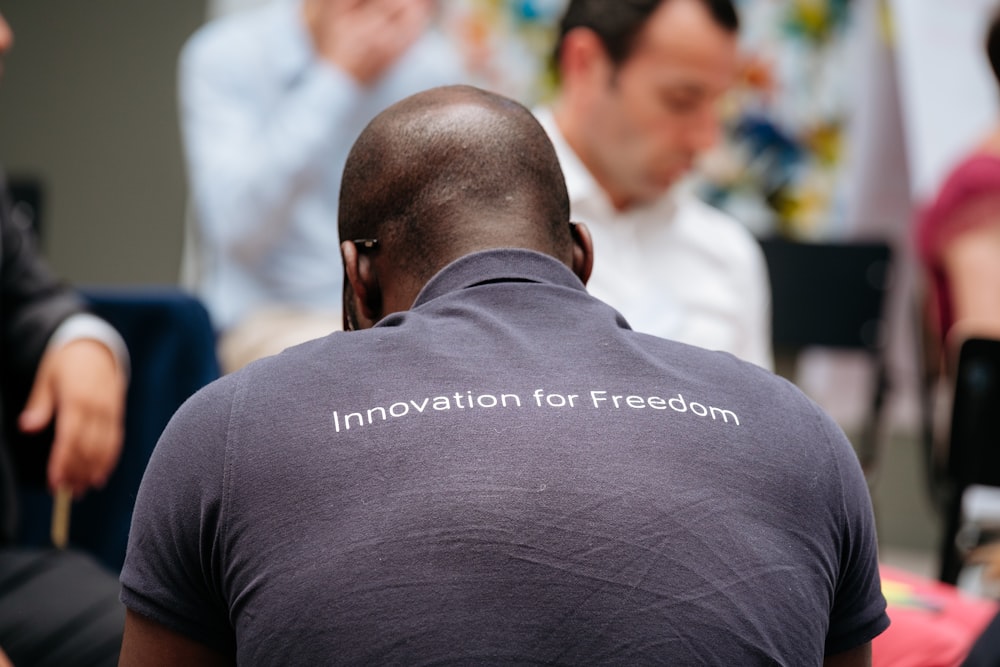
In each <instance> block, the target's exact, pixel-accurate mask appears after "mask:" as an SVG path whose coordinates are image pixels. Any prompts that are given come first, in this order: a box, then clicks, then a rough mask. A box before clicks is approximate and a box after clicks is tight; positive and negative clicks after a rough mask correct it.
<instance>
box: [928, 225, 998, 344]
mask: <svg viewBox="0 0 1000 667" xmlns="http://www.w3.org/2000/svg"><path fill="white" fill-rule="evenodd" d="M942 259H943V261H944V266H945V270H946V271H947V273H948V281H949V283H950V290H951V297H952V302H953V304H954V309H955V325H954V327H953V330H952V332H951V333H950V334H949V338H951V339H952V342H957V343H960V342H961V340H963V339H965V338H967V337H969V336H988V337H991V338H1000V220H997V221H995V222H993V223H992V224H988V225H982V226H979V227H976V228H973V229H969V230H967V231H965V232H963V233H962V234H960V235H958V236H957V237H956V238H955V239H954V240H953V241H952V242H951V243H950V244H949V245H948V247H947V248H945V249H944V251H943V253H942Z"/></svg>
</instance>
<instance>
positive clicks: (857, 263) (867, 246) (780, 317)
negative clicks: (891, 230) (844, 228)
mask: <svg viewBox="0 0 1000 667" xmlns="http://www.w3.org/2000/svg"><path fill="white" fill-rule="evenodd" d="M761 247H762V249H763V250H764V257H765V258H766V260H767V268H768V273H769V274H770V278H771V309H772V327H773V329H772V335H773V339H774V345H775V349H776V350H781V349H791V350H797V349H801V348H803V347H808V346H821V347H832V348H841V349H860V350H868V351H876V350H877V349H878V347H879V346H880V344H881V322H882V311H883V305H884V302H885V294H886V290H887V287H888V275H889V264H890V260H891V256H892V252H891V250H890V248H889V246H888V245H887V244H885V243H881V242H876V243H798V242H794V241H786V240H782V239H764V240H762V241H761Z"/></svg>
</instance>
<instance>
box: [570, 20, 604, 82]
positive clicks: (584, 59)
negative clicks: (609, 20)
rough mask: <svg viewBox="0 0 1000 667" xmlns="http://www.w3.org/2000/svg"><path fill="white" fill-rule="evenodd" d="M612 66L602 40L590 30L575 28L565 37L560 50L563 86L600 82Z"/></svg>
mask: <svg viewBox="0 0 1000 667" xmlns="http://www.w3.org/2000/svg"><path fill="white" fill-rule="evenodd" d="M610 64H611V60H610V58H609V57H608V53H607V50H606V49H605V48H604V44H603V43H602V42H601V38H600V37H598V36H597V33H596V32H594V31H593V30H591V29H590V28H583V27H579V28H573V29H572V30H570V31H569V32H567V33H566V35H565V37H563V43H562V48H560V50H559V74H560V78H561V79H562V80H563V85H566V84H569V85H573V84H574V83H576V82H578V81H588V82H590V83H591V84H593V83H595V82H599V81H601V79H602V78H603V77H604V76H605V75H606V73H605V72H604V69H606V68H608V67H609V66H610Z"/></svg>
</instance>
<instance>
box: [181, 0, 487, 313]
mask: <svg viewBox="0 0 1000 667" xmlns="http://www.w3.org/2000/svg"><path fill="white" fill-rule="evenodd" d="M179 76H180V82H179V86H180V112H181V126H182V134H183V140H184V149H185V154H186V159H187V166H188V178H189V188H190V192H191V204H192V214H193V217H194V225H193V228H192V230H190V231H193V232H194V233H195V235H196V238H195V239H194V243H193V247H194V252H195V254H194V257H193V259H194V262H195V267H194V269H195V270H194V276H193V280H194V284H193V286H194V288H195V291H196V292H197V293H198V294H199V296H200V297H201V298H202V300H203V301H204V302H205V305H206V306H207V307H208V310H209V312H210V313H211V315H212V318H213V321H214V324H215V326H216V328H218V329H225V328H227V327H229V326H231V325H233V324H235V323H236V322H237V321H239V320H240V318H242V317H244V316H245V315H247V314H248V313H250V312H252V311H253V310H255V309H258V308H261V307H268V306H284V307H293V308H301V309H305V310H313V311H328V312H336V313H339V312H340V305H341V294H342V290H343V269H342V268H341V261H340V244H339V238H338V234H337V199H338V194H339V191H340V179H341V172H342V171H343V168H344V162H345V161H346V159H347V153H348V151H349V150H350V148H351V146H352V144H353V143H354V140H355V139H356V138H357V136H358V135H359V134H360V133H361V130H362V129H364V127H365V125H366V124H367V123H368V121H369V120H371V119H372V118H373V117H374V116H375V115H376V114H377V113H378V112H380V111H381V110H382V109H384V108H385V107H387V106H389V105H390V104H392V103H394V102H396V101H398V100H400V99H402V98H404V97H406V96H408V95H411V94H413V93H415V92H418V91H420V90H423V89H426V88H431V87H434V86H439V85H445V84H451V83H461V82H465V81H467V80H468V78H469V77H468V76H467V75H466V74H465V71H464V67H463V58H462V57H461V55H460V54H459V53H458V51H457V49H456V48H455V47H453V46H452V44H451V43H450V42H448V41H447V40H446V39H445V38H444V37H443V36H442V35H441V34H440V33H439V32H437V31H436V30H431V31H428V32H427V33H426V34H425V35H423V36H422V37H421V38H420V39H419V40H418V41H417V42H416V43H415V44H414V45H413V46H412V47H411V48H410V49H409V51H407V52H406V53H405V54H403V56H402V57H401V58H400V59H399V60H398V61H397V62H396V64H395V65H393V66H392V68H390V69H389V70H388V71H387V72H386V73H385V74H384V75H383V77H382V78H381V79H380V80H379V81H378V82H376V83H375V84H372V85H370V86H363V85H361V84H360V83H358V82H356V81H355V80H354V79H352V78H351V77H350V76H349V75H348V74H347V73H345V72H343V71H341V70H338V69H337V68H336V67H335V66H333V65H331V64H329V63H328V62H326V61H324V60H321V59H320V58H319V56H318V55H317V54H316V53H315V51H314V50H313V46H312V41H311V39H310V36H309V34H308V31H307V28H306V26H305V24H304V21H303V19H302V7H301V0H293V1H289V0H276V1H274V2H271V3H269V4H267V5H265V6H263V7H260V8H257V9H254V10H250V11H245V12H240V13H237V14H233V15H230V16H226V17H224V18H221V19H218V20H216V21H213V22H211V23H209V24H207V25H206V26H204V27H203V28H202V29H200V30H199V31H198V32H197V33H196V34H195V35H194V36H193V37H192V38H191V39H190V40H189V41H188V43H187V44H186V45H185V47H184V50H183V52H182V54H181V60H180V73H179Z"/></svg>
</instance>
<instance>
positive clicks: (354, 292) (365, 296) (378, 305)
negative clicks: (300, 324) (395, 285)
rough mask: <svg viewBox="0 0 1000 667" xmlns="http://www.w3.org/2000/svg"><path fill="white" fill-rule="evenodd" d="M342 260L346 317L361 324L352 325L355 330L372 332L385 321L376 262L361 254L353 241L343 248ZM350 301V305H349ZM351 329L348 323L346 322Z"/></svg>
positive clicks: (342, 245)
mask: <svg viewBox="0 0 1000 667" xmlns="http://www.w3.org/2000/svg"><path fill="white" fill-rule="evenodd" d="M340 256H341V258H342V259H343V261H344V279H345V284H344V313H345V320H346V319H347V314H351V315H352V316H353V317H354V318H355V319H356V320H357V321H355V322H352V323H351V324H352V325H353V328H355V329H368V328H370V327H372V326H374V325H375V323H376V322H377V321H378V320H379V319H380V318H381V312H382V291H381V290H380V289H379V285H378V278H377V277H376V275H375V268H374V266H373V265H372V259H371V257H369V256H368V255H366V254H365V253H360V252H358V248H357V246H355V245H354V242H353V241H344V242H343V243H341V244H340ZM348 300H350V302H348ZM344 328H345V329H347V328H348V322H347V321H345V322H344Z"/></svg>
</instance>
